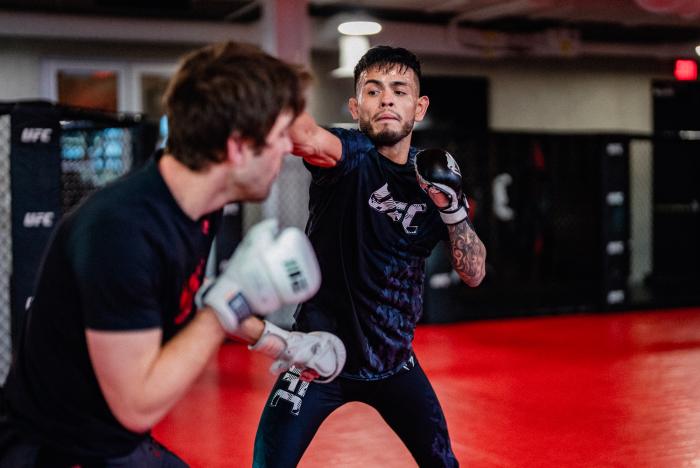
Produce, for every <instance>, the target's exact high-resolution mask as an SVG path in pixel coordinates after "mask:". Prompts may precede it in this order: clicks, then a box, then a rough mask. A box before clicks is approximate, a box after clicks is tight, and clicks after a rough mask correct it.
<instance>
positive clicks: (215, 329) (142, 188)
mask: <svg viewBox="0 0 700 468" xmlns="http://www.w3.org/2000/svg"><path fill="white" fill-rule="evenodd" d="M305 83H306V77H305V75H304V74H303V73H301V72H300V71H298V70H297V69H295V68H294V67H292V66H290V65H287V64H285V63H283V62H281V61H279V60H277V59H275V58H273V57H270V56H268V55H266V54H264V53H263V52H261V51H260V50H259V49H257V48H255V47H253V46H248V45H242V44H235V43H225V44H219V45H215V46H209V47H205V48H203V49H200V50H198V51H195V52H193V53H191V54H190V55H188V56H187V57H185V59H184V61H183V62H182V63H181V65H180V67H179V69H178V71H177V73H176V74H175V76H174V77H173V79H172V80H171V82H170V84H169V87H168V90H167V92H166V96H165V98H164V104H165V107H166V111H167V116H168V122H169V128H170V135H169V138H168V143H167V147H166V149H165V151H164V152H162V153H160V154H157V155H156V157H155V158H153V160H151V161H150V162H149V163H148V164H147V165H146V166H145V167H144V168H143V169H141V170H139V171H137V172H135V173H133V174H131V175H129V176H127V177H125V178H123V179H121V180H119V181H117V182H115V183H113V184H112V185H110V186H108V187H106V188H104V189H103V190H101V191H98V192H96V193H95V194H93V195H92V196H91V197H90V198H88V199H87V200H86V201H85V202H84V203H82V204H81V205H80V206H79V207H78V208H77V210H76V211H74V212H72V213H71V214H69V215H68V216H66V217H65V218H64V219H63V220H62V222H61V223H60V225H59V226H58V228H57V231H56V232H55V233H54V237H53V240H52V243H51V245H50V246H49V248H48V251H47V253H46V256H45V259H44V263H43V266H42V269H41V272H40V275H39V281H38V285H37V288H36V291H35V296H34V300H33V302H32V305H31V308H30V310H29V311H28V312H27V323H26V327H25V328H24V330H23V332H22V335H21V337H20V339H19V343H18V345H17V347H16V350H15V351H16V352H15V359H14V362H13V365H12V369H11V372H10V375H9V377H8V380H7V383H6V387H5V389H4V400H5V408H4V411H3V414H2V416H0V467H3V468H5V467H12V468H18V467H35V466H39V467H45V466H46V467H63V466H66V467H68V466H71V467H72V466H81V467H84V468H85V467H116V466H119V467H122V466H124V467H126V466H128V467H131V466H134V467H155V466H158V467H183V466H186V465H185V463H184V462H183V461H182V460H180V459H179V458H178V457H177V456H176V455H174V454H173V453H172V452H170V451H168V450H167V449H165V448H164V447H162V446H161V445H159V444H158V443H157V442H155V441H154V440H153V439H152V438H151V437H150V435H149V430H150V428H151V427H153V425H154V424H156V422H158V421H159V420H160V419H161V418H162V417H163V416H164V415H165V414H166V413H167V412H168V411H169V410H170V409H171V408H172V407H173V405H174V404H175V403H176V402H177V401H178V400H179V399H180V398H181V397H182V396H183V395H184V393H185V391H186V390H187V389H188V388H189V386H190V385H191V384H192V383H193V381H194V380H195V378H196V377H197V376H198V375H199V373H200V372H201V371H202V369H203V368H204V367H205V365H206V363H207V362H208V361H209V359H210V358H211V357H212V355H213V354H214V352H215V351H216V350H217V348H218V347H219V345H220V344H221V343H222V342H223V341H224V339H225V337H226V335H227V333H234V334H236V335H238V336H240V337H242V338H243V339H245V340H247V341H248V342H250V343H252V344H253V345H252V346H251V349H252V350H253V351H258V352H262V353H264V354H265V355H267V356H269V357H271V358H272V359H274V360H275V362H274V364H273V366H272V370H273V371H275V372H282V371H284V370H286V369H288V368H290V366H292V365H294V366H298V367H300V368H302V369H304V370H305V371H306V376H307V377H313V376H320V377H322V378H323V379H324V380H331V379H333V378H334V377H335V375H337V373H339V372H340V369H341V368H342V365H343V363H344V355H345V354H344V353H345V351H344V347H343V345H342V343H341V342H340V340H338V338H337V337H335V336H333V335H331V334H330V333H327V332H319V333H310V334H306V333H301V332H292V333H289V332H286V331H284V330H281V329H279V328H277V327H275V326H274V325H272V324H270V323H268V322H263V321H261V320H260V319H258V318H257V317H255V315H266V314H269V313H271V312H273V311H274V310H276V309H278V308H279V307H280V306H281V305H282V304H286V303H296V302H300V301H302V300H305V299H307V298H309V297H311V296H312V295H313V294H314V293H315V292H316V290H317V288H318V285H319V283H320V274H319V270H318V264H317V262H316V259H315V257H314V254H313V250H312V248H311V246H310V244H309V242H308V239H307V238H306V236H304V234H303V233H302V232H300V231H298V230H294V229H286V230H283V231H282V232H278V230H277V226H276V223H275V222H274V221H265V222H263V223H261V224H259V225H257V226H255V227H253V228H252V229H251V230H250V232H249V233H248V235H247V236H246V237H245V239H244V240H243V242H242V243H241V245H240V246H239V248H238V249H236V251H235V253H234V254H233V256H232V258H231V259H230V261H229V262H228V265H227V266H226V268H225V270H224V271H223V273H222V274H221V275H220V276H219V277H218V278H216V279H215V281H214V282H213V283H212V284H211V286H210V287H208V288H207V289H206V290H201V291H200V292H199V293H198V294H197V292H198V289H199V286H200V284H201V281H202V276H203V273H204V269H205V262H206V259H207V256H208V253H209V250H210V247H211V244H212V240H213V236H214V233H215V232H216V231H217V228H218V226H219V225H220V221H221V213H222V207H223V206H224V205H226V204H227V203H230V202H232V201H241V200H256V201H258V200H262V199H264V198H265V197H267V195H268V192H269V190H270V186H271V184H272V182H273V180H274V179H275V177H276V175H277V173H278V171H279V168H280V164H281V160H282V157H283V155H284V154H285V153H288V152H289V151H290V150H291V149H292V144H291V140H290V137H289V133H288V132H289V126H290V124H291V123H292V122H293V120H294V119H295V117H296V116H297V115H298V114H299V113H300V112H301V111H302V110H303V107H304V99H303V92H304V87H305ZM195 295H197V297H198V307H195V306H194V304H193V303H194V298H195Z"/></svg>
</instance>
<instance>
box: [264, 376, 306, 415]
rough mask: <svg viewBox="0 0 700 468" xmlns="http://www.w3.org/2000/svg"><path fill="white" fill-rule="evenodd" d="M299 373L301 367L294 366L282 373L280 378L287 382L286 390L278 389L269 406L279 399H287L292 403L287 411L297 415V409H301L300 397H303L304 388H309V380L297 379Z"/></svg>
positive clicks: (275, 404)
mask: <svg viewBox="0 0 700 468" xmlns="http://www.w3.org/2000/svg"><path fill="white" fill-rule="evenodd" d="M300 375H301V369H297V368H296V367H292V368H291V369H289V370H288V371H287V372H286V373H285V374H284V376H283V377H282V380H283V381H284V382H289V385H288V386H287V390H283V389H281V388H280V389H278V390H277V391H276V392H275V394H274V395H272V399H271V400H270V406H272V407H273V408H274V407H275V406H277V404H278V403H279V401H280V400H283V401H288V402H289V403H290V404H291V405H292V407H291V408H290V410H289V412H290V413H292V414H293V415H294V416H298V415H299V411H301V403H302V402H301V399H302V398H304V395H306V390H308V388H309V382H304V381H301V380H299V376H300ZM297 387H298V388H297Z"/></svg>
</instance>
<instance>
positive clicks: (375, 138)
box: [360, 120, 413, 146]
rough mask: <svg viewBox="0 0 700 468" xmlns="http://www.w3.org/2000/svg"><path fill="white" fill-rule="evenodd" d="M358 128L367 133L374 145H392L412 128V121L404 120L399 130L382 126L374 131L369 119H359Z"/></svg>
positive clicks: (404, 136) (405, 135)
mask: <svg viewBox="0 0 700 468" xmlns="http://www.w3.org/2000/svg"><path fill="white" fill-rule="evenodd" d="M360 130H361V131H362V133H364V134H365V135H367V136H368V137H369V139H370V140H372V142H373V143H374V144H375V145H379V146H392V145H395V144H396V143H398V142H399V141H401V140H403V139H404V138H406V137H407V136H408V135H409V134H410V133H411V131H412V130H413V121H410V122H404V124H403V125H402V126H401V129H400V130H389V129H388V128H386V127H385V128H383V129H382V130H379V131H375V130H374V129H373V128H372V124H371V123H370V121H369V120H360Z"/></svg>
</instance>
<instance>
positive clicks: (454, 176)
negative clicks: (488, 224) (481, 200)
mask: <svg viewBox="0 0 700 468" xmlns="http://www.w3.org/2000/svg"><path fill="white" fill-rule="evenodd" d="M415 167H416V177H417V178H418V184H419V185H420V186H421V188H422V189H423V190H424V191H425V192H426V193H427V194H428V196H429V197H430V199H431V200H433V203H435V206H437V207H438V210H439V211H440V217H441V218H442V220H443V222H444V223H445V224H457V223H461V222H462V221H464V220H465V219H467V218H468V213H469V203H467V197H465V196H464V193H463V192H462V173H461V172H459V166H458V165H457V161H455V160H454V158H453V157H452V155H451V154H450V153H448V152H447V151H445V150H442V149H439V148H429V149H424V150H422V151H419V152H418V153H417V154H416V161H415ZM431 188H433V189H436V190H438V191H439V192H440V193H442V194H443V195H445V197H447V199H448V203H447V205H446V206H445V203H444V200H440V199H438V197H436V196H435V194H434V193H431V190H430V189H431Z"/></svg>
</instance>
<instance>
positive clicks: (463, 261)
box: [447, 218, 486, 287]
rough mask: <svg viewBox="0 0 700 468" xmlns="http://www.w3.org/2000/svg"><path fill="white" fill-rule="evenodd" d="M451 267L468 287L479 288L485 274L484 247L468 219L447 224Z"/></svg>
mask: <svg viewBox="0 0 700 468" xmlns="http://www.w3.org/2000/svg"><path fill="white" fill-rule="evenodd" d="M447 230H448V232H449V233H450V251H451V253H452V267H453V268H454V269H455V271H456V272H457V273H458V274H459V277H460V278H462V281H464V282H465V283H466V284H468V285H469V286H472V287H475V286H479V283H481V280H483V279H484V275H485V274H486V247H484V244H483V243H482V242H481V239H479V236H477V235H476V232H475V231H474V227H473V226H472V224H471V222H469V218H466V219H465V220H464V221H462V222H460V223H457V224H448V225H447Z"/></svg>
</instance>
